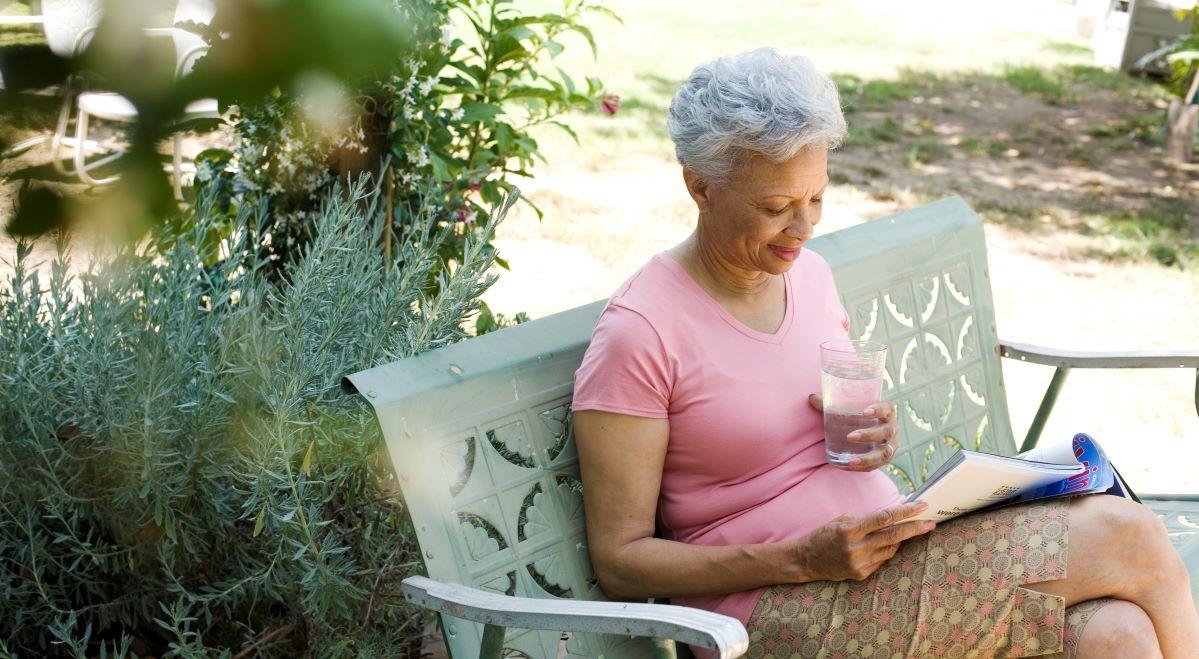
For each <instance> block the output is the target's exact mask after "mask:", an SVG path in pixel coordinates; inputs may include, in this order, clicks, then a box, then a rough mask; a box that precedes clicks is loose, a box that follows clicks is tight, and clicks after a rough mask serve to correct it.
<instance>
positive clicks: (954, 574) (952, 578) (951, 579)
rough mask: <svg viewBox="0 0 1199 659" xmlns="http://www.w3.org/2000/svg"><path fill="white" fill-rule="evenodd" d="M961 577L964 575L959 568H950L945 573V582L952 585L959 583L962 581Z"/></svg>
mask: <svg viewBox="0 0 1199 659" xmlns="http://www.w3.org/2000/svg"><path fill="white" fill-rule="evenodd" d="M961 579H962V575H961V573H959V572H958V571H957V570H950V571H949V572H947V573H946V574H945V583H947V584H949V585H950V586H956V585H958V582H959V581H961Z"/></svg>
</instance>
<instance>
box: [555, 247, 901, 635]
mask: <svg viewBox="0 0 1199 659" xmlns="http://www.w3.org/2000/svg"><path fill="white" fill-rule="evenodd" d="M784 280H785V284H786V299H787V310H786V314H785V316H784V318H783V322H782V324H781V325H780V327H779V328H778V330H777V331H776V332H775V333H773V334H770V333H766V332H760V331H757V330H754V329H752V328H750V327H747V326H746V325H744V324H743V323H741V322H740V321H738V320H737V319H736V318H734V317H733V316H732V314H730V313H729V312H728V311H726V310H725V309H724V307H722V306H720V304H719V303H718V302H716V300H714V299H713V298H712V297H711V296H710V295H709V294H708V293H707V292H706V291H705V290H704V289H702V288H701V287H700V286H699V284H697V283H696V282H695V280H693V279H692V278H691V276H690V275H688V274H687V271H686V270H684V269H683V267H682V266H681V265H680V264H679V263H678V262H677V261H675V260H674V259H673V258H672V257H671V256H669V255H667V254H666V253H665V252H663V253H659V254H656V255H654V257H653V258H652V259H651V260H650V261H649V262H648V263H646V264H645V265H644V266H642V267H641V269H639V270H638V271H637V272H636V273H635V274H634V275H633V276H632V277H630V278H629V279H628V280H627V281H625V282H624V283H623V284H621V286H620V287H619V288H618V289H617V291H616V293H615V294H613V295H612V297H611V299H610V300H609V301H608V304H607V306H606V307H605V308H604V311H603V313H602V314H601V315H600V319H599V322H598V324H597V325H596V327H595V331H594V332H593V334H592V339H591V344H590V346H589V347H588V349H587V353H586V355H585V356H584V358H583V363H582V365H581V366H580V367H579V369H578V371H577V372H576V373H575V378H574V402H573V403H572V404H571V409H573V410H575V411H578V410H605V411H609V412H618V413H622V414H630V415H635V416H642V417H652V418H667V419H669V420H670V444H669V447H668V449H667V453H666V462H665V465H664V467H663V471H662V486H661V493H660V495H659V499H658V511H657V527H658V533H657V535H658V536H659V537H662V538H665V539H668V540H675V541H678V542H686V543H690V544H698V545H741V544H754V543H762V542H777V541H782V540H788V539H792V538H796V537H799V536H802V535H804V534H807V533H809V532H810V531H812V530H813V529H815V528H818V527H820V526H822V525H823V524H825V523H827V522H829V521H830V520H832V519H834V518H836V517H838V516H839V515H843V514H846V513H848V514H852V515H865V514H868V513H871V512H873V511H876V510H878V509H880V508H883V507H885V506H889V505H894V504H896V503H899V502H901V501H902V500H903V497H902V496H901V495H900V494H899V492H898V490H897V489H896V488H895V485H894V484H893V483H892V482H891V480H890V479H889V478H888V477H887V476H886V475H885V474H883V473H882V472H880V471H872V472H866V473H858V472H850V471H844V470H842V469H837V468H836V467H833V466H831V465H829V464H828V463H827V462H826V461H825V458H824V432H823V423H822V420H821V417H820V414H819V413H818V412H816V411H815V410H813V409H812V407H811V406H810V405H809V404H808V400H807V398H808V395H809V394H812V393H819V392H820V357H819V345H820V342H821V341H824V340H826V339H830V338H837V337H845V336H846V334H847V331H848V327H849V321H848V317H847V316H846V314H845V310H844V309H843V308H842V306H841V303H840V300H839V299H838V297H837V291H836V285H835V283H834V282H833V277H832V272H831V270H830V269H829V266H828V264H827V263H826V262H825V261H824V259H823V258H821V257H820V255H818V254H816V253H815V252H813V251H811V250H807V249H805V250H803V251H802V252H801V254H800V257H799V258H798V259H797V260H796V261H795V262H794V265H792V267H791V270H789V271H788V272H787V273H786V274H785V275H784ZM765 590H766V589H765V587H761V588H755V589H753V590H748V591H743V592H738V593H729V594H726V595H717V596H708V597H679V598H671V602H672V603H673V604H679V605H683V606H692V607H696V608H701V609H707V610H709V611H716V612H718V613H723V614H725V615H729V616H732V617H734V618H737V619H739V620H741V622H742V623H746V622H748V621H749V618H750V615H751V614H752V613H753V611H754V607H755V606H756V605H757V602H758V600H759V598H760V597H761V596H762V593H763V592H764V591H765ZM692 650H693V651H694V652H695V654H696V656H697V657H699V658H700V659H708V658H710V657H714V656H716V654H715V652H713V651H711V650H706V649H704V648H697V647H693V648H692Z"/></svg>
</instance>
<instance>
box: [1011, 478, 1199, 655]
mask: <svg viewBox="0 0 1199 659" xmlns="http://www.w3.org/2000/svg"><path fill="white" fill-rule="evenodd" d="M1069 538H1070V540H1069V551H1068V554H1067V558H1066V578H1065V579H1061V580H1057V581H1043V582H1040V583H1035V584H1025V585H1024V587H1025V588H1030V589H1033V590H1039V591H1041V592H1044V593H1049V594H1052V595H1060V596H1062V597H1064V598H1065V600H1066V606H1071V605H1074V604H1077V603H1079V602H1085V601H1087V600H1092V599H1098V598H1100V597H1114V598H1117V599H1121V600H1125V601H1128V602H1131V603H1133V604H1135V605H1137V606H1138V607H1140V609H1141V610H1142V611H1144V612H1145V614H1147V615H1148V616H1149V620H1150V621H1152V623H1153V629H1154V630H1155V632H1156V634H1157V641H1158V644H1159V645H1160V647H1161V651H1162V654H1163V655H1164V656H1165V657H1166V659H1183V658H1193V657H1199V614H1196V612H1195V602H1194V600H1192V599H1191V589H1190V579H1189V577H1188V575H1187V571H1186V566H1185V565H1183V563H1182V559H1181V558H1180V557H1179V556H1178V553H1177V552H1176V551H1174V548H1173V547H1172V546H1171V545H1170V540H1169V538H1168V537H1167V536H1166V529H1165V526H1164V525H1163V524H1162V523H1161V521H1159V520H1158V519H1157V516H1156V515H1154V514H1153V511H1151V510H1150V509H1149V508H1147V507H1145V506H1143V505H1141V504H1138V503H1136V502H1133V501H1130V500H1128V499H1123V498H1120V497H1114V496H1106V495H1093V496H1084V497H1078V498H1075V499H1074V500H1072V501H1071V503H1070V531H1069ZM1097 626H1098V625H1088V626H1087V627H1088V630H1092V633H1093V628H1094V627H1097ZM1085 634H1087V631H1084V635H1085Z"/></svg>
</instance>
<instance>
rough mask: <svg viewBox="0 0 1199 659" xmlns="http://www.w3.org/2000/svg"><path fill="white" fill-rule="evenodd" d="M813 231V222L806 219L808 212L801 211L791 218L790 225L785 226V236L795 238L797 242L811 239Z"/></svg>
mask: <svg viewBox="0 0 1199 659" xmlns="http://www.w3.org/2000/svg"><path fill="white" fill-rule="evenodd" d="M813 231H814V227H813V222H812V221H811V219H810V218H809V217H808V211H806V210H801V211H799V212H797V213H796V214H795V215H794V217H792V218H791V222H790V224H788V225H787V235H789V236H792V237H793V238H796V239H797V240H807V239H809V238H811V237H812V232H813Z"/></svg>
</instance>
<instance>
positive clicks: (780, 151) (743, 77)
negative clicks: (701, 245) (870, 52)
mask: <svg viewBox="0 0 1199 659" xmlns="http://www.w3.org/2000/svg"><path fill="white" fill-rule="evenodd" d="M667 126H668V127H669V129H670V139H672V140H674V149H675V155H677V156H678V159H679V163H680V164H682V165H684V166H686V167H689V168H691V169H692V170H694V171H696V172H697V173H699V174H700V175H701V176H704V177H706V178H709V179H711V180H714V181H717V182H723V181H726V180H727V179H728V177H729V175H730V174H732V172H733V170H734V168H735V167H736V166H737V164H738V162H739V159H740V158H741V157H742V156H743V155H745V154H746V152H753V153H759V154H762V155H763V156H765V157H766V158H768V159H770V160H771V161H772V162H782V161H784V160H787V159H789V158H792V157H794V156H795V154H797V153H799V151H800V150H802V149H803V148H804V147H807V146H820V147H825V148H829V149H832V148H835V147H836V146H838V145H839V144H840V143H841V140H842V138H843V137H844V136H845V130H846V128H845V117H844V116H843V115H842V114H841V98H840V95H839V94H838V93H837V86H836V85H835V84H833V81H832V80H830V79H829V78H828V76H826V75H824V74H823V73H821V72H820V71H817V70H816V67H815V66H813V65H812V62H811V60H809V59H808V58H806V57H804V56H802V55H783V54H782V53H779V52H778V51H776V50H775V49H773V48H757V49H755V50H750V51H747V52H744V53H740V54H737V55H731V56H727V57H721V58H719V59H716V60H714V61H712V62H708V63H707V64H703V65H700V66H697V67H696V68H695V70H694V71H692V72H691V77H690V78H688V79H687V82H685V83H683V85H682V86H681V87H679V89H678V91H677V92H675V95H674V100H672V101H671V102H670V118H669V120H668V122H667Z"/></svg>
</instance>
